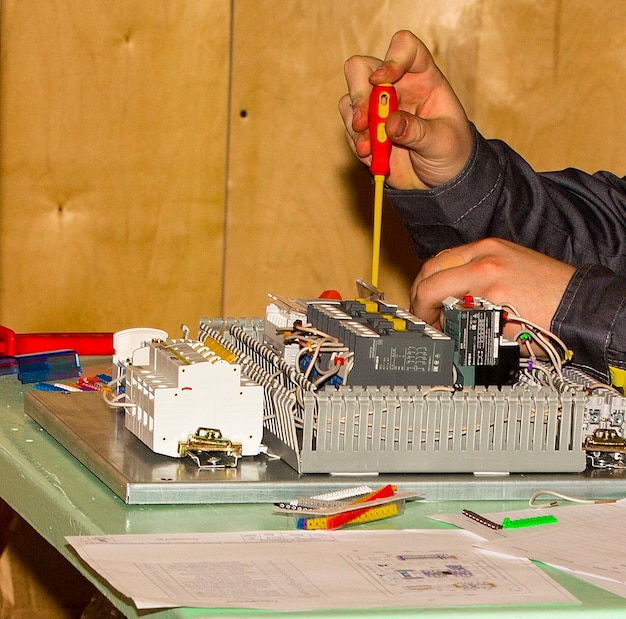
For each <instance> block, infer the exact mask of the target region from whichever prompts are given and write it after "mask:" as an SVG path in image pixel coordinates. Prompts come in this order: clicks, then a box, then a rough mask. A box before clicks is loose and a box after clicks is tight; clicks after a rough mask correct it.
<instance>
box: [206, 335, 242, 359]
mask: <svg viewBox="0 0 626 619" xmlns="http://www.w3.org/2000/svg"><path fill="white" fill-rule="evenodd" d="M203 344H204V345H205V346H206V347H207V348H208V349H209V350H210V351H211V352H214V353H215V354H216V355H217V356H218V357H221V358H222V359H224V361H227V362H228V363H234V362H235V359H236V356H235V353H233V352H231V351H230V350H228V348H226V347H224V346H222V345H221V344H220V343H219V342H218V341H217V340H214V339H213V338H212V337H207V339H206V340H204V342H203Z"/></svg>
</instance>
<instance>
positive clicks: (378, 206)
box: [372, 174, 385, 288]
mask: <svg viewBox="0 0 626 619" xmlns="http://www.w3.org/2000/svg"><path fill="white" fill-rule="evenodd" d="M384 185H385V177H384V176H383V175H382V174H377V175H375V176H374V238H373V248H372V285H373V286H375V287H376V288H378V273H379V271H380V237H381V230H382V225H383V187H384Z"/></svg>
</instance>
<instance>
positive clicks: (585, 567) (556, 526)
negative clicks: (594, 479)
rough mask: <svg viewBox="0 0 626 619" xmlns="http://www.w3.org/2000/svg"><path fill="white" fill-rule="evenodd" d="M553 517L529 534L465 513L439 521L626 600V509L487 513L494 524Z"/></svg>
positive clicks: (622, 506) (613, 505)
mask: <svg viewBox="0 0 626 619" xmlns="http://www.w3.org/2000/svg"><path fill="white" fill-rule="evenodd" d="M547 514H552V515H554V516H555V517H556V519H557V522H556V523H553V524H547V525H541V526H533V527H528V528H523V529H499V530H493V529H489V528H488V527H485V526H483V525H480V524H478V523H476V522H473V521H472V520H470V519H469V518H466V517H465V516H463V515H461V514H446V515H438V516H433V519H434V520H439V521H442V522H448V523H450V524H455V525H457V526H459V527H462V528H463V529H465V530H467V531H471V532H475V533H477V534H478V535H481V536H483V537H485V538H487V539H486V540H485V541H481V542H478V544H477V546H479V547H481V548H484V549H489V550H493V551H495V552H502V553H505V554H510V555H514V556H518V557H526V558H528V559H534V560H536V561H541V562H543V563H546V564H548V565H553V566H555V567H558V568H561V569H565V570H567V571H570V572H573V573H575V574H576V575H577V576H579V577H581V578H584V579H586V580H588V581H590V582H593V583H594V584H596V585H598V586H601V587H603V588H605V589H608V590H610V591H612V592H613V593H616V594H618V595H621V596H623V597H626V538H625V536H624V535H623V533H622V532H623V531H624V530H625V529H626V504H625V503H624V502H623V501H619V502H617V503H609V504H595V505H562V506H559V507H550V508H540V509H532V508H531V509H526V510H521V511H514V512H497V513H493V512H492V513H486V514H482V515H483V516H485V517H486V518H488V519H489V520H492V521H494V522H502V520H503V519H504V518H505V517H509V518H512V519H519V518H532V517H536V516H539V515H547Z"/></svg>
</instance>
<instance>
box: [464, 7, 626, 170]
mask: <svg viewBox="0 0 626 619" xmlns="http://www.w3.org/2000/svg"><path fill="white" fill-rule="evenodd" d="M486 5H488V7H487V6H486V7H485V11H484V14H483V20H482V26H483V27H482V29H481V33H480V39H479V52H478V70H477V72H476V83H475V95H474V99H473V100H474V101H475V106H474V110H473V111H474V116H475V118H476V120H477V122H478V124H479V125H480V128H481V130H482V131H483V133H485V134H486V135H488V136H489V137H500V138H502V139H505V140H506V141H508V142H509V143H510V144H511V145H512V146H514V147H515V148H516V149H517V150H519V151H520V152H521V153H522V154H523V155H524V156H525V157H526V158H527V159H528V160H529V161H530V162H531V163H532V165H533V166H535V167H536V168H537V169H540V170H553V169H560V168H564V167H568V166H573V167H579V168H582V169H584V170H587V171H589V172H594V171H596V170H599V169H609V170H612V171H614V172H616V173H618V174H620V175H623V174H626V150H624V148H623V144H624V143H625V141H626V122H624V114H623V110H622V107H623V105H622V102H623V101H624V99H625V98H626V80H625V79H624V77H625V76H626V37H625V36H624V32H626V13H624V11H623V7H624V5H623V3H622V2H620V1H619V0H614V1H607V2H593V1H590V0H568V1H567V2H565V1H553V2H541V1H532V2H531V1H528V2H507V3H504V2H494V3H486Z"/></svg>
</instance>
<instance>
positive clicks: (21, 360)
mask: <svg viewBox="0 0 626 619" xmlns="http://www.w3.org/2000/svg"><path fill="white" fill-rule="evenodd" d="M81 372H82V368H81V366H80V361H79V360H78V355H77V354H76V351H74V350H55V351H52V352H43V353H34V354H29V355H15V356H14V357H2V358H1V359H0V375H6V374H17V377H18V378H19V379H20V381H21V382H22V383H38V382H42V381H47V380H61V379H64V378H74V377H76V376H80V375H81Z"/></svg>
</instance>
